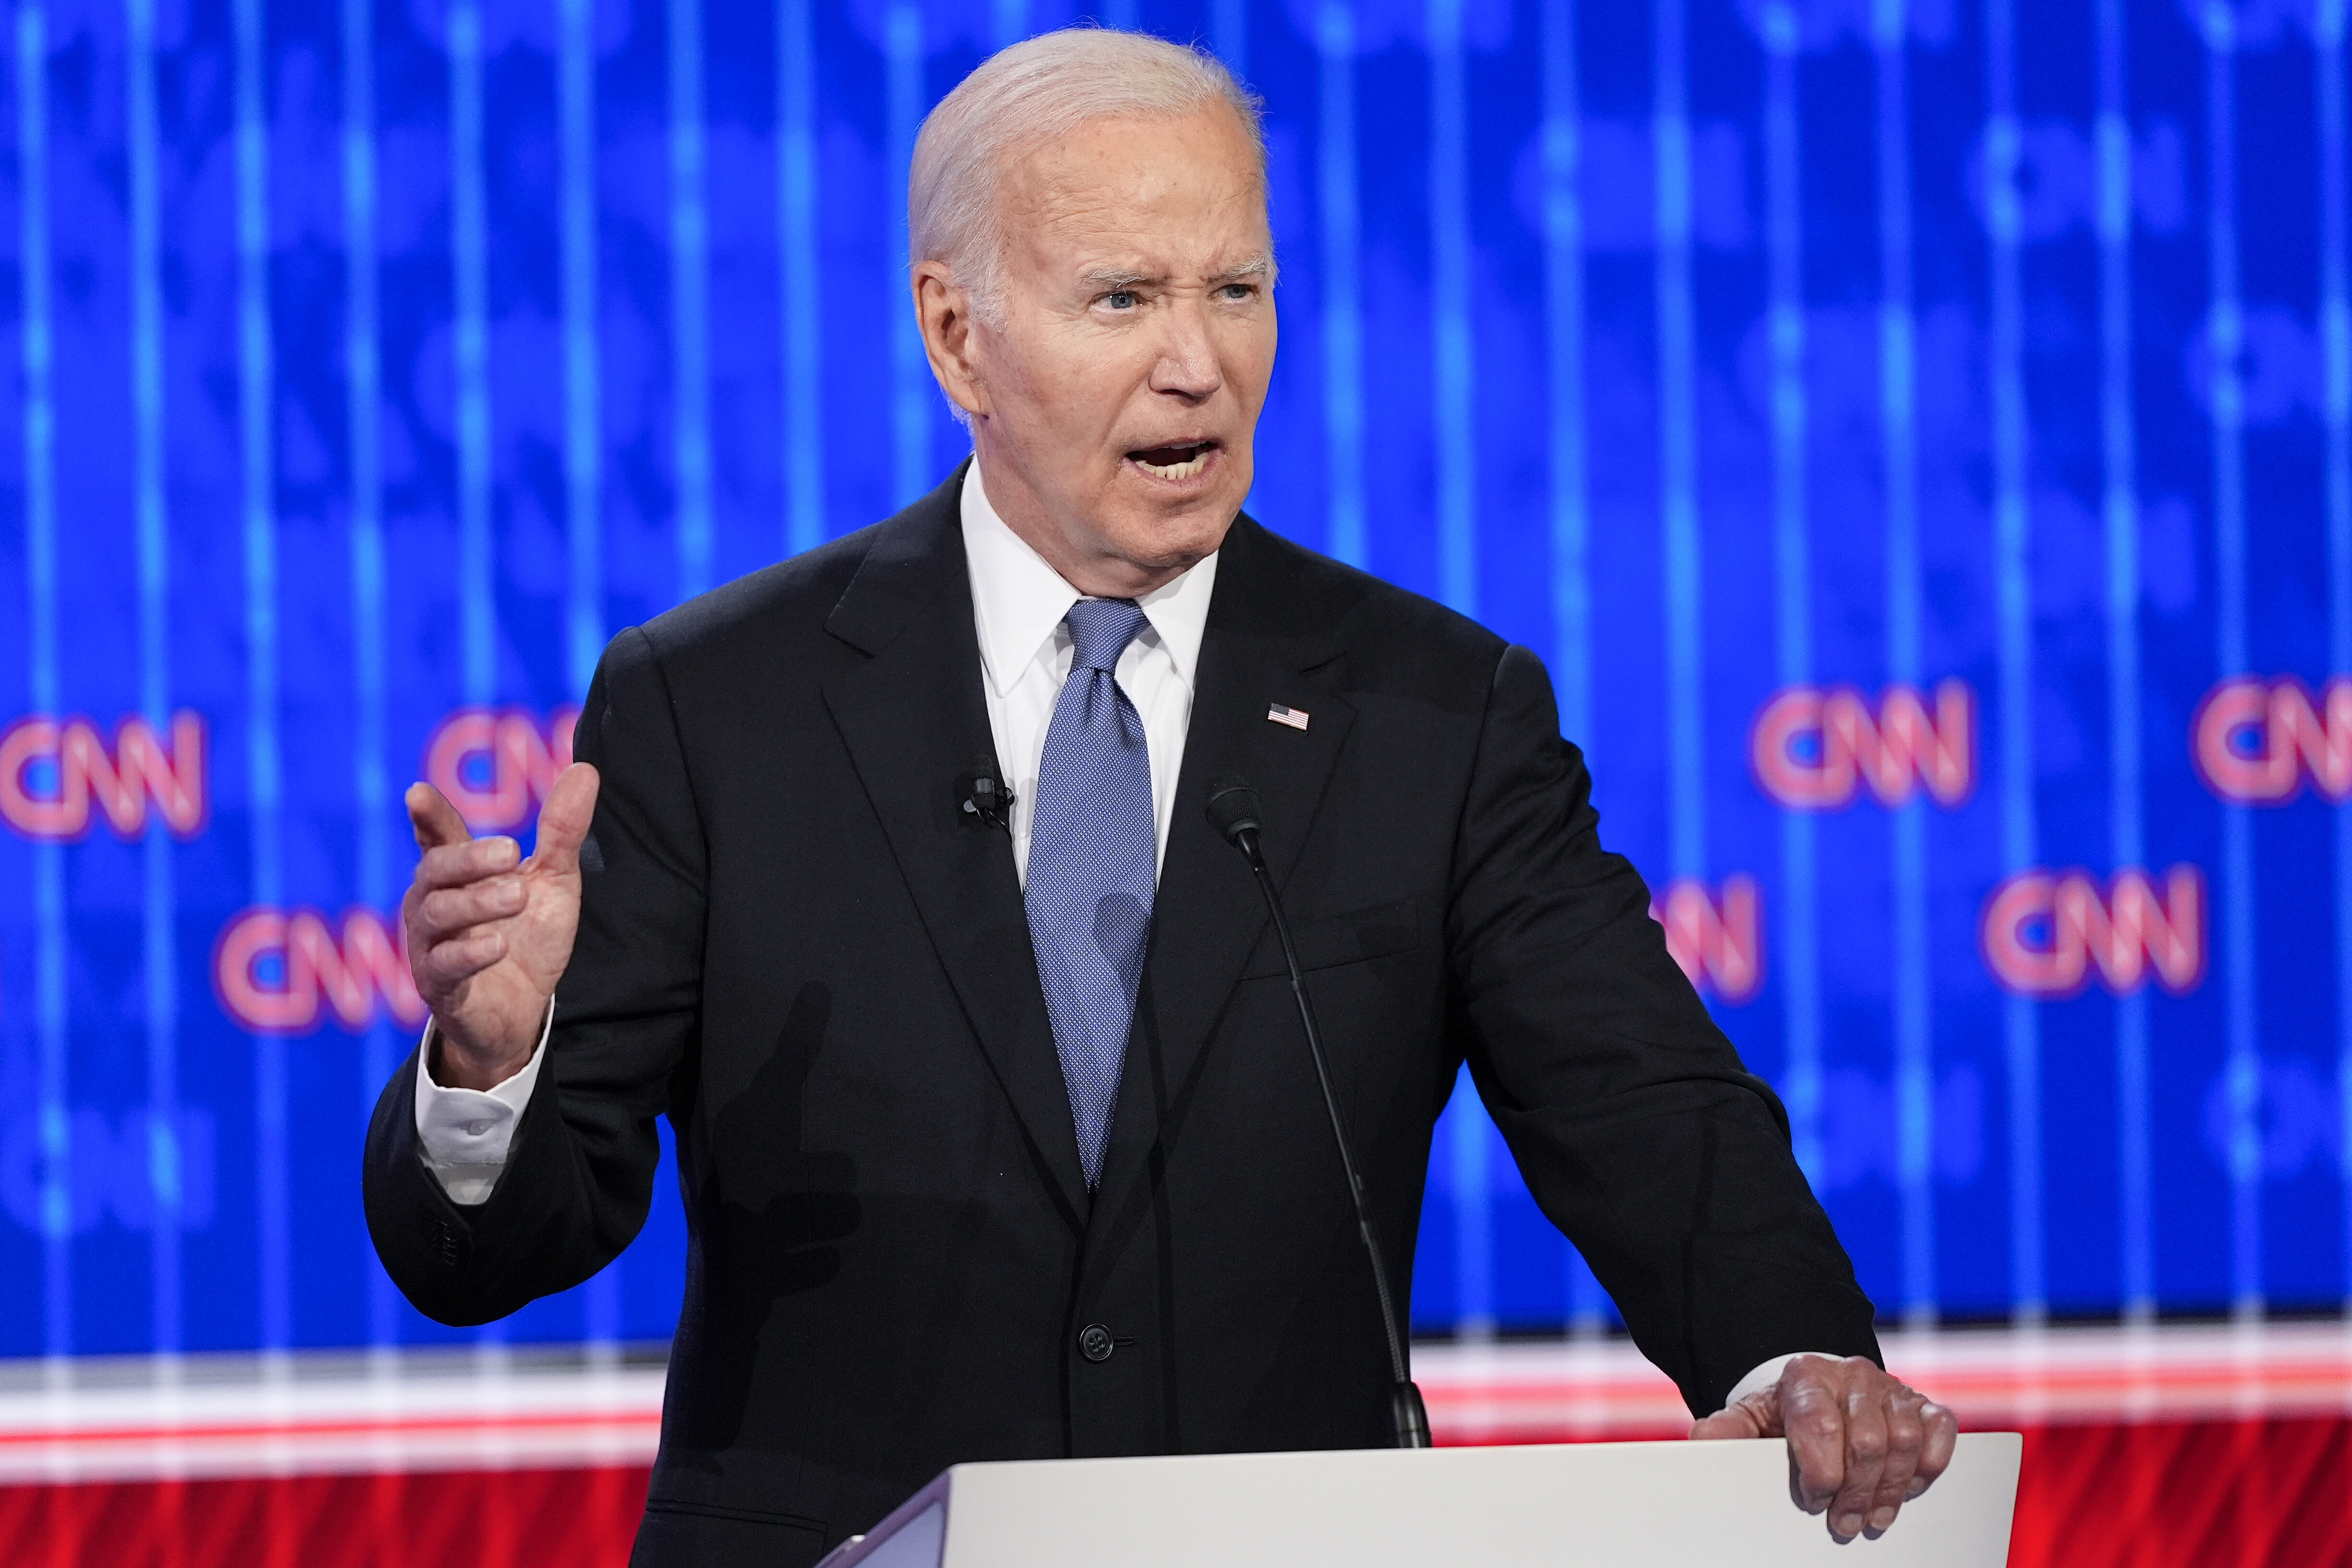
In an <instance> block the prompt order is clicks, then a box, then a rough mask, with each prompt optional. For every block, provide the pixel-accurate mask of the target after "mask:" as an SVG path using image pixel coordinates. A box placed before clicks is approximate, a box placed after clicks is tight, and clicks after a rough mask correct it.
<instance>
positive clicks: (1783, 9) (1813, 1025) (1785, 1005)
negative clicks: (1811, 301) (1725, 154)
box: [1760, 0, 1822, 1183]
mask: <svg viewBox="0 0 2352 1568" xmlns="http://www.w3.org/2000/svg"><path fill="white" fill-rule="evenodd" d="M1760 20H1761V23H1762V27H1761V31H1762V33H1763V41H1764V208H1765V218H1764V222H1765V243H1766V246H1767V248H1768V251H1769V268H1770V289H1771V303H1770V306H1769V310H1768V313H1767V315H1766V318H1765V330H1766V332H1767V335H1768V338H1769V343H1770V347H1771V355H1772V393H1771V409H1772V566H1773V596H1774V599H1775V601H1776V604H1775V610H1776V619H1777V626H1778V637H1777V638H1776V645H1775V649H1774V651H1775V654H1776V656H1777V662H1778V666H1779V668H1778V672H1777V673H1778V675H1779V677H1780V684H1781V685H1782V686H1783V687H1790V686H1802V685H1806V684H1808V683H1809V682H1811V679H1813V586H1812V574H1813V563H1812V544H1811V540H1810V538H1809V537H1808V535H1807V531H1808V529H1809V528H1810V526H1811V521H1810V518H1809V514H1808V509H1807V507H1806V504H1805V487H1806V480H1807V466H1806V462H1805V426H1806V412H1807V411H1806V407H1805V252H1804V243H1805V240H1804V208H1803V197H1804V190H1803V186H1802V184H1801V182H1800V174H1799V171H1800V170H1801V169H1802V168H1803V166H1804V164H1803V161H1802V159H1801V149H1800V144H1799V129H1798V128H1799V125H1800V121H1799V119H1798V81H1797V60H1798V56H1797V43H1798V37H1797V14H1796V12H1795V10H1794V9H1793V8H1792V7H1791V6H1790V4H1789V0H1772V3H1771V4H1769V5H1766V6H1765V7H1764V12H1763V15H1762V16H1761V18H1760ZM1818 851H1819V846H1818V843H1817V832H1816V826H1815V824H1814V821H1813V816H1812V814H1811V812H1806V811H1783V812H1781V813H1780V884H1781V885H1780V920H1779V921H1778V922H1777V924H1778V927H1779V929H1778V931H1776V932H1775V934H1776V935H1777V936H1778V938H1779V946H1780V957H1779V959H1778V961H1777V963H1776V965H1775V967H1776V968H1777V970H1778V972H1779V973H1778V978H1779V980H1780V996H1781V1015H1782V1017H1783V1020H1784V1023H1783V1030H1784V1033H1785V1035H1786V1046H1785V1048H1784V1051H1783V1060H1782V1066H1781V1069H1780V1092H1781V1093H1782V1094H1783V1095H1785V1096H1787V1099H1788V1106H1789V1131H1790V1142H1791V1143H1792V1144H1793V1145H1794V1147H1795V1150H1796V1154H1797V1163H1798V1164H1800V1165H1801V1166H1803V1167H1804V1170H1805V1173H1806V1175H1807V1176H1808V1177H1809V1178H1811V1180H1812V1181H1814V1182H1816V1183H1818V1182H1819V1181H1820V1180H1821V1176H1822V1142H1821V1114H1822V965H1821V927H1820V921H1821V883H1820V861H1819V858H1818Z"/></svg>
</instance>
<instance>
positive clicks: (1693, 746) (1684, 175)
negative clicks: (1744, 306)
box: [1650, 0, 1706, 877]
mask: <svg viewBox="0 0 2352 1568" xmlns="http://www.w3.org/2000/svg"><path fill="white" fill-rule="evenodd" d="M1650 26H1651V39H1650V47H1651V51H1652V58H1651V91H1652V100H1651V109H1650V146H1651V149H1652V164H1653V167H1654V171H1655V174H1654V179H1655V192H1654V211H1653V214H1652V217H1653V221H1654V224H1655V226H1656V238H1657V252H1656V257H1655V288H1656V290H1657V311H1658V510H1659V522H1660V527H1659V530H1658V532H1659V536H1660V539H1661V541H1662V542H1663V544H1664V563H1663V565H1664V571H1663V580H1664V590H1665V606H1664V608H1665V627H1666V647H1665V655H1666V658H1665V668H1666V737H1667V738H1666V778H1667V791H1668V795H1669V799H1670V802H1671V805H1672V810H1671V813H1670V817H1671V823H1672V835H1673V846H1674V847H1673V851H1672V860H1673V873H1674V875H1675V876H1677V877H1704V876H1706V750H1705V744H1706V742H1705V730H1704V711H1703V709H1702V705H1701V701H1702V700H1701V692H1700V689H1699V681H1700V677H1701V675H1702V673H1703V671H1702V666H1703V665H1704V663H1705V657H1706V648H1705V644H1704V640H1703V637H1704V625H1703V622H1702V621H1701V619H1700V610H1701V594H1702V585H1701V580H1700V564H1699V518H1698V430H1697V413H1696V407H1695V406H1694V405H1695V400H1696V394H1695V384H1696V380H1697V376H1698V344H1697V329H1696V323H1695V321H1694V316H1695V308H1694V305H1693V302H1692V299H1691V275H1690V242H1691V194H1690V120H1689V117H1688V114H1687V113H1686V111H1685V88H1686V81H1687V72H1688V69H1689V58H1688V47H1687V40H1686V39H1685V36H1684V15H1683V0H1653V4H1652V5H1651V7H1650Z"/></svg>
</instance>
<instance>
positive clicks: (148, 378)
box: [59, 0, 180, 1312]
mask: <svg viewBox="0 0 2352 1568" xmlns="http://www.w3.org/2000/svg"><path fill="white" fill-rule="evenodd" d="M125 21H126V22H127V24H128V26H127V27H126V29H125V31H126V33H127V35H128V36H127V37H126V39H125V43H126V46H127V48H126V54H127V57H128V58H126V59H125V61H124V75H125V82H124V86H125V88H126V89H127V91H128V95H129V102H128V104H127V108H128V110H129V111H130V112H129V116H128V118H129V124H128V126H127V128H126V129H127V130H128V132H129V134H130V141H131V146H130V153H131V159H130V162H131V170H130V173H131V190H130V195H131V225H130V228H131V236H130V237H131V485H132V492H131V493H132V496H133V502H132V504H133V507H134V510H135V512H136V516H137V529H138V540H139V710H140V711H141V712H142V714H144V715H145V716H146V719H147V721H148V722H149V723H150V724H152V725H154V726H155V727H156V729H157V730H158V731H162V730H163V728H164V727H165V726H166V725H167V724H168V723H169V722H170V717H171V713H170V710H171V706H172V693H171V658H172V650H171V642H170V618H169V616H170V609H171V586H172V584H171V570H172V555H171V550H172V541H171V527H170V524H171V519H170V517H169V515H168V513H167V511H166V508H165V497H166V491H165V489H164V462H165V451H164V444H163V198H162V195H161V192H160V188H159V187H160V184H161V181H162V177H163V153H162V148H161V145H160V139H159V136H158V132H157V128H156V123H155V13H154V7H153V5H152V0H128V3H127V5H126V6H125ZM141 851H142V866H141V871H142V883H143V886H142V890H141V899H140V905H141V910H140V913H141V926H142V930H141V936H140V944H141V948H142V959H143V969H144V980H145V983H146V992H147V995H146V1014H147V1019H146V1023H147V1042H146V1043H147V1068H148V1080H149V1084H150V1086H151V1087H150V1092H151V1093H152V1085H153V1084H154V1083H155V1082H157V1081H158V1080H159V1079H161V1080H162V1081H166V1082H168V1081H170V1080H171V1079H172V1078H173V1076H174V1074H175V1073H176V1067H175V1065H174V1064H176V1061H177V1058H178V1055H179V1039H180V995H179V966H178V964H177V963H176V961H175V959H174V957H173V936H174V926H175V925H176V923H177V922H176V921H175V920H174V909H173V906H174V904H175V902H176V899H177V895H176V892H175V890H174V888H173V864H172V841H171V838H170V836H169V835H167V834H166V833H164V832H163V826H162V825H161V824H160V823H151V825H150V826H149V827H148V830H147V835H146V838H145V841H144V842H143V844H142V846H141ZM158 1064H163V1065H164V1066H165V1067H166V1068H167V1069H168V1070H166V1071H165V1072H163V1073H162V1074H158V1072H157V1070H156V1069H157V1066H158ZM59 1137H60V1142H59V1147H60V1148H62V1146H63V1143H62V1130H60V1135H59ZM177 1310H178V1307H177V1303H176V1302H174V1303H173V1311H174V1312H176V1311H177Z"/></svg>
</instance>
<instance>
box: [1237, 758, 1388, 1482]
mask: <svg viewBox="0 0 2352 1568" xmlns="http://www.w3.org/2000/svg"><path fill="white" fill-rule="evenodd" d="M1259 815H1260V814H1259V810H1258V801H1257V791H1255V790H1254V789H1252V788H1251V787H1250V785H1249V781H1248V780H1247V779H1244V778H1243V777H1242V776H1241V775H1240V774H1239V773H1223V774H1221V775H1219V776H1218V777H1216V778H1213V779H1212V780H1210V781H1209V826H1212V827H1213V828H1215V829H1216V830H1217V835H1218V837H1222V838H1223V839H1224V840H1225V841H1226V842H1227V843H1229V844H1231V845H1232V846H1233V847H1234V848H1236V849H1239V850H1240V851H1241V852H1242V853H1243V854H1244V856H1246V857H1248V858H1249V863H1250V870H1251V872H1252V873H1253V874H1255V876H1256V878H1257V887H1258V891H1259V892H1261V893H1264V894H1265V911H1266V913H1267V914H1269V915H1271V916H1272V917H1273V918H1274V934H1275V935H1276V937H1278V938H1280V939H1281V941H1282V962H1283V963H1286V964H1287V965H1288V966H1289V968H1290V994H1292V995H1293V996H1295V997H1297V999H1298V1021H1299V1023H1300V1024H1301V1025H1303V1026H1305V1028H1306V1030H1307V1051H1308V1053H1309V1054H1311V1055H1312V1056H1313V1057H1314V1058H1315V1078H1316V1081H1317V1082H1318V1083H1320V1084H1321V1085H1322V1086H1323V1109H1324V1110H1327V1111H1328V1112H1329V1113H1330V1117H1331V1141H1332V1142H1334V1143H1336V1144H1338V1145H1339V1168H1340V1169H1341V1170H1342V1171H1343V1172H1345V1173H1347V1177H1348V1195H1349V1198H1350V1199H1352V1200H1353V1201H1354V1203H1355V1205H1356V1230H1357V1233H1358V1234H1359V1235H1360V1236H1361V1237H1363V1238H1364V1255H1365V1257H1367V1258H1370V1259H1371V1264H1372V1289H1373V1291H1374V1293H1375V1294H1377V1295H1378V1296H1379V1297H1380V1302H1381V1332H1382V1333H1384V1334H1386V1335H1387V1336H1388V1345H1389V1373H1390V1376H1391V1379H1392V1381H1393V1386H1392V1387H1391V1390H1390V1392H1389V1413H1390V1415H1391V1418H1392V1419H1393V1420H1394V1421H1395V1423H1396V1446H1397V1447H1400V1448H1426V1447H1430V1441H1429V1410H1428V1407H1427V1406H1426V1405H1423V1404H1422V1402H1421V1390H1420V1389H1418V1388H1416V1387H1414V1386H1413V1382H1412V1378H1411V1377H1410V1376H1409V1375H1407V1373H1406V1371H1405V1362H1404V1341H1403V1339H1402V1338H1401V1337H1400V1336H1399V1335H1398V1333H1397V1321H1396V1305H1395V1301H1394V1300H1393V1298H1391V1296H1390V1294H1389V1273H1388V1267H1387V1265H1385V1264H1383V1263H1382V1262H1381V1245H1380V1241H1379V1239H1378V1238H1377V1237H1374V1236H1373V1234H1372V1216H1371V1212H1370V1209H1368V1208H1367V1207H1366V1206H1365V1204H1364V1184H1363V1182H1362V1180H1361V1179H1360V1178H1359V1177H1358V1176H1357V1174H1356V1158H1355V1155H1354V1154H1352V1153H1351V1152H1349V1148H1348V1130H1347V1127H1346V1126H1345V1125H1344V1124H1343V1123H1342V1122H1341V1121H1340V1120H1339V1097H1338V1096H1337V1095H1336V1094H1334V1093H1333V1092H1332V1089H1331V1069H1330V1068H1328V1066H1326V1065H1325V1063H1324V1060H1323V1036H1322V1032H1321V1031H1320V1030H1318V1028H1316V1026H1315V1005H1314V1004H1313V1003H1312V1002H1310V1001H1309V1000H1307V976H1306V975H1305V974H1304V973H1301V972H1300V970H1299V967H1298V952H1297V949H1296V948H1294V947H1292V946H1291V943H1290V923H1289V922H1288V921H1286V920H1284V919H1283V918H1282V900H1280V899H1279V898H1276V896H1275V891H1274V879H1273V878H1272V877H1270V876H1268V875H1267V874H1266V869H1265V855H1264V854H1262V853H1261V852H1260V849H1259V846H1258V835H1259V830H1260V823H1259Z"/></svg>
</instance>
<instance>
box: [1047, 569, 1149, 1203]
mask: <svg viewBox="0 0 2352 1568" xmlns="http://www.w3.org/2000/svg"><path fill="white" fill-rule="evenodd" d="M1065 624H1066V625H1067V626H1069V628H1070V644H1071V656H1070V678H1069V679H1068V680H1067V681H1066V682H1065V683H1064V685H1063V687H1062V695H1061V699H1060V700H1059V701H1057V702H1056V703H1055V705H1054V721H1053V723H1052V724H1051V725H1049V726H1048V727H1047V729H1046V731H1045V760H1044V763H1043V765H1042V766H1040V768H1039V769H1038V773H1037V811H1036V816H1035V818H1034V826H1032V828H1031V830H1030V835H1029V885H1028V888H1027V889H1026V891H1025V894H1024V897H1025V899H1026V901H1027V903H1028V906H1029V940H1030V942H1031V944H1032V945H1034V947H1035V949H1036V951H1037V978H1038V980H1039V981H1040V982H1041V983H1042V984H1044V986H1045V1013H1046V1016H1047V1017H1049V1018H1050V1019H1051V1020H1052V1021H1053V1025H1054V1048H1055V1052H1056V1053H1057V1054H1058V1055H1059V1056H1060V1057H1061V1058H1062V1082H1063V1084H1064V1086H1065V1087H1066V1088H1067V1089H1068V1090H1069V1092H1070V1115H1071V1117H1072V1119H1073V1120H1074V1121H1076V1123H1077V1128H1078V1164H1079V1167H1080V1169H1082V1170H1083V1171H1085V1173H1086V1177H1087V1186H1088V1187H1089V1188H1092V1187H1093V1186H1094V1184H1096V1182H1097V1181H1098V1180H1099V1179H1100V1178H1101V1176H1102V1163H1103V1146H1104V1144H1105V1142H1107V1141H1108V1138H1109V1136H1110V1113H1111V1107H1112V1106H1113V1105H1114V1104H1115V1103H1117V1101H1118V1075H1119V1068H1120V1066H1121V1065H1122V1064H1123V1063H1124V1062H1125V1060H1126V1058H1127V1035H1128V1029H1129V1026H1130V1025H1131V1024H1132V1023H1133V1022H1134V1018H1135V988H1136V985H1137V984H1138V983H1139V981H1141V980H1142V978H1143V948H1144V941H1145V939H1146V938H1147V937H1148V936H1149V935H1150V931H1151V895H1152V892H1153V890H1154V888H1155V887H1156V885H1157V883H1158V881H1159V868H1158V861H1159V857H1158V855H1157V853H1156V852H1155V848H1156V847H1155V845H1154V842H1153V833H1154V827H1153V819H1152V811H1151V754H1150V751H1149V750H1148V749H1147V748H1146V746H1145V744H1144V739H1143V721H1142V719H1140V718H1139V717H1138V716H1137V714H1136V711H1135V704H1134V703H1132V702H1129V700H1127V693H1126V692H1124V691H1121V690H1120V689H1119V688H1118V679H1117V678H1116V677H1115V676H1114V675H1113V674H1112V673H1111V672H1112V670H1113V669H1114V668H1117V666H1118V656H1119V655H1120V654H1121V653H1123V652H1125V651H1126V649H1127V645H1128V644H1129V643H1130V642H1132V641H1134V640H1135V636H1136V634H1137V633H1138V632H1139V631H1141V630H1142V629H1143V627H1144V615H1143V610H1142V608H1141V607H1140V606H1139V605H1137V604H1136V603H1135V601H1134V600H1132V599H1080V600H1079V601H1078V602H1077V603H1076V604H1075V605H1071V606H1070V613H1069V616H1068V617H1067V620H1066V623H1065Z"/></svg>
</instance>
